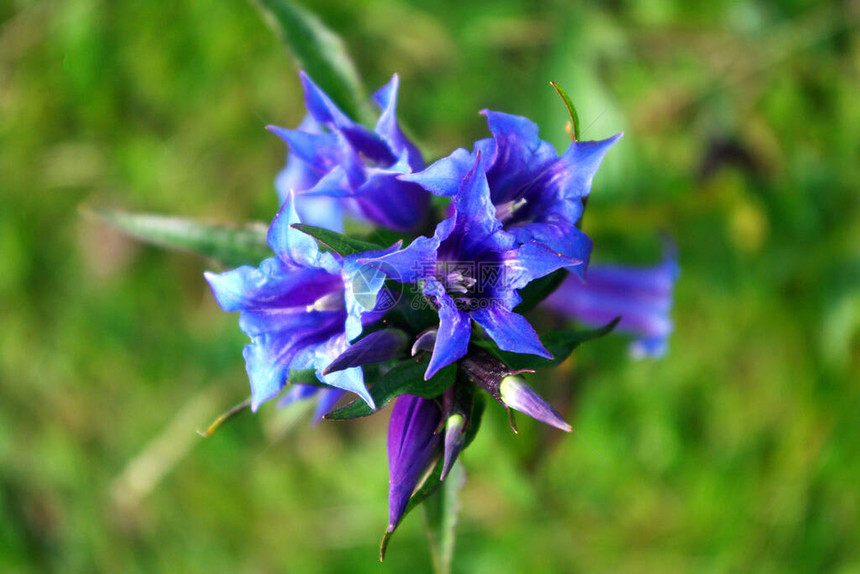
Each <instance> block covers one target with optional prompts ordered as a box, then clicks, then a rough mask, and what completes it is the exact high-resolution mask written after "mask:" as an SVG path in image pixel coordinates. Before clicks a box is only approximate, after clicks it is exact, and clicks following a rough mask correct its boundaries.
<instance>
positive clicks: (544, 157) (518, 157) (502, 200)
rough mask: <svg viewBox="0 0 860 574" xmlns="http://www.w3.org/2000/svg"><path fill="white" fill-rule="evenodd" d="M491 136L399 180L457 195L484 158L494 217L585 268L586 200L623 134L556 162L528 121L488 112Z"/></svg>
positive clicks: (580, 147)
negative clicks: (477, 161)
mask: <svg viewBox="0 0 860 574" xmlns="http://www.w3.org/2000/svg"><path fill="white" fill-rule="evenodd" d="M481 113H482V114H484V115H485V116H486V117H487V122H488V123H489V127H490V132H491V133H492V134H493V137H492V138H488V139H483V140H479V141H478V142H476V143H475V147H474V151H473V152H472V153H471V154H469V153H468V152H467V151H466V150H464V149H462V148H461V149H458V150H456V151H455V152H454V153H452V154H451V155H449V156H448V157H446V158H443V159H441V160H439V161H437V162H436V163H434V164H432V165H431V166H430V167H428V168H427V169H426V170H424V171H422V172H419V173H415V174H407V175H403V176H401V177H400V179H402V180H404V181H410V182H415V183H418V184H420V185H421V186H422V187H424V188H425V189H427V190H428V191H430V192H431V193H433V194H436V195H443V196H453V195H454V194H456V193H457V191H458V189H459V186H460V182H461V181H462V179H463V177H464V176H465V174H466V173H467V172H468V171H469V170H470V169H471V168H472V166H473V165H474V163H475V157H476V156H477V155H479V154H480V155H481V156H482V157H483V160H482V162H481V170H482V171H483V172H484V173H485V175H486V179H487V182H488V184H489V188H490V198H491V200H492V204H493V206H494V208H495V215H496V218H497V219H498V220H499V221H500V222H501V223H502V226H503V228H504V229H505V231H508V232H509V233H511V234H512V235H513V236H514V237H515V238H516V240H517V242H519V243H528V242H530V241H537V242H540V243H543V244H545V245H547V246H548V247H549V248H550V249H552V250H553V251H557V252H558V253H561V254H562V255H564V256H565V257H569V258H573V259H578V260H580V261H582V262H583V263H584V265H581V266H579V267H576V268H575V269H574V271H575V272H577V273H579V274H582V273H583V272H584V271H585V268H586V265H587V264H588V259H589V256H590V254H591V240H590V239H589V238H588V236H586V235H585V234H584V233H583V232H582V231H580V230H579V229H578V228H577V223H578V222H579V219H580V217H581V216H582V212H583V208H584V200H585V198H586V197H587V196H588V194H589V193H590V191H591V182H592V179H593V178H594V175H595V173H596V172H597V168H598V167H600V162H601V161H602V160H603V156H604V155H605V154H606V152H607V151H608V150H609V148H610V147H612V144H614V143H615V142H616V141H617V140H618V139H619V138H620V137H621V134H618V135H615V136H613V137H611V138H609V139H606V140H602V141H584V142H576V141H575V142H572V143H571V144H570V146H569V147H568V148H567V151H565V152H564V154H562V155H561V156H559V155H558V154H557V153H556V151H555V148H554V147H553V146H552V145H551V144H549V143H548V142H545V141H543V140H542V139H540V138H539V137H538V126H537V124H535V123H534V122H532V121H531V120H529V119H527V118H524V117H520V116H514V115H510V114H505V113H501V112H492V111H489V110H484V111H482V112H481Z"/></svg>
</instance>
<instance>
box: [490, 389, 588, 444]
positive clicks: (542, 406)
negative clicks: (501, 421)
mask: <svg viewBox="0 0 860 574" xmlns="http://www.w3.org/2000/svg"><path fill="white" fill-rule="evenodd" d="M499 395H500V397H501V401H502V403H504V404H505V406H507V407H510V408H512V409H514V410H517V411H520V412H521V413H525V414H527V415H529V416H530V417H532V418H534V419H537V420H539V421H541V422H543V423H546V424H548V425H551V426H554V427H556V428H558V429H561V430H563V431H566V432H570V431H571V430H573V429H572V428H571V426H570V425H569V424H567V422H566V421H565V420H564V419H563V418H561V415H560V414H558V413H557V412H556V411H555V409H553V408H552V407H551V406H550V404H549V403H548V402H546V401H545V400H544V399H543V397H541V396H540V395H539V394H537V392H535V390H534V389H533V388H531V387H530V386H529V385H528V384H527V383H526V382H525V380H524V379H523V378H522V377H516V376H508V377H505V378H504V379H502V382H501V384H500V385H499Z"/></svg>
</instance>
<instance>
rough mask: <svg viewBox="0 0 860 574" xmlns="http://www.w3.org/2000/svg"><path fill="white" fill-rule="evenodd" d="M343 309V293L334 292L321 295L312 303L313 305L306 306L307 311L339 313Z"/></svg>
mask: <svg viewBox="0 0 860 574" xmlns="http://www.w3.org/2000/svg"><path fill="white" fill-rule="evenodd" d="M344 307H346V303H345V302H344V299H343V291H341V292H337V291H335V292H333V293H328V294H327V295H323V296H322V297H320V298H319V299H317V300H316V301H314V303H313V305H308V306H307V311H308V312H311V311H340V310H341V309H343V308H344Z"/></svg>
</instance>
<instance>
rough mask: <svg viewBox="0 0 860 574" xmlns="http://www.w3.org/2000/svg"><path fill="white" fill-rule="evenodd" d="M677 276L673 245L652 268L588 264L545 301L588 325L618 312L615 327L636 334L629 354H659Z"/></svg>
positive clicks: (669, 321) (667, 328) (668, 323)
mask: <svg viewBox="0 0 860 574" xmlns="http://www.w3.org/2000/svg"><path fill="white" fill-rule="evenodd" d="M677 277H678V264H677V261H676V259H675V254H674V250H673V249H671V250H669V252H668V253H667V255H666V256H665V258H664V261H663V262H662V263H661V264H659V265H656V266H653V267H628V266H620V265H592V266H591V267H589V269H588V272H587V274H586V279H587V281H586V282H584V283H583V282H582V281H580V280H578V279H577V278H574V277H570V278H568V279H567V280H565V282H564V283H562V285H561V286H560V287H559V288H558V289H557V290H556V291H555V292H554V293H553V294H552V295H550V296H549V297H548V298H547V299H546V300H545V301H544V305H546V306H547V307H549V308H551V309H555V310H556V311H560V312H561V313H564V314H566V315H568V316H570V317H572V318H574V319H576V320H578V321H582V322H583V323H585V324H587V325H593V326H600V325H605V324H606V323H608V322H609V321H611V320H612V319H614V318H615V317H617V316H619V315H620V316H621V322H620V323H619V324H618V327H617V330H618V331H619V332H627V333H632V334H634V335H635V336H637V337H638V338H639V340H638V341H636V342H634V343H633V345H632V348H631V351H632V352H633V354H634V356H637V357H641V356H660V355H662V354H663V353H664V352H665V351H666V348H667V341H668V338H669V335H670V334H671V333H672V329H673V325H672V318H671V316H670V311H671V308H672V291H673V288H674V284H675V281H676V279H677Z"/></svg>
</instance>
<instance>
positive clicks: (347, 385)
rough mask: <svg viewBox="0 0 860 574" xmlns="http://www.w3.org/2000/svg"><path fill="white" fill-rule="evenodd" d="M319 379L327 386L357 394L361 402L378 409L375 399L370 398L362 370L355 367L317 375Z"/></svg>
mask: <svg viewBox="0 0 860 574" xmlns="http://www.w3.org/2000/svg"><path fill="white" fill-rule="evenodd" d="M317 377H320V378H321V380H322V381H323V382H324V383H325V384H327V385H331V386H332V387H337V388H339V389H343V390H344V391H349V392H351V393H355V394H356V395H358V396H359V397H361V400H363V401H364V402H365V403H367V406H369V407H370V408H372V409H376V404H375V403H374V402H373V398H372V397H371V396H370V393H369V392H368V390H367V387H366V386H364V375H363V374H362V372H361V369H360V368H358V367H353V368H351V369H345V370H343V371H338V372H336V373H329V374H328V375H322V376H321V373H317Z"/></svg>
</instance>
